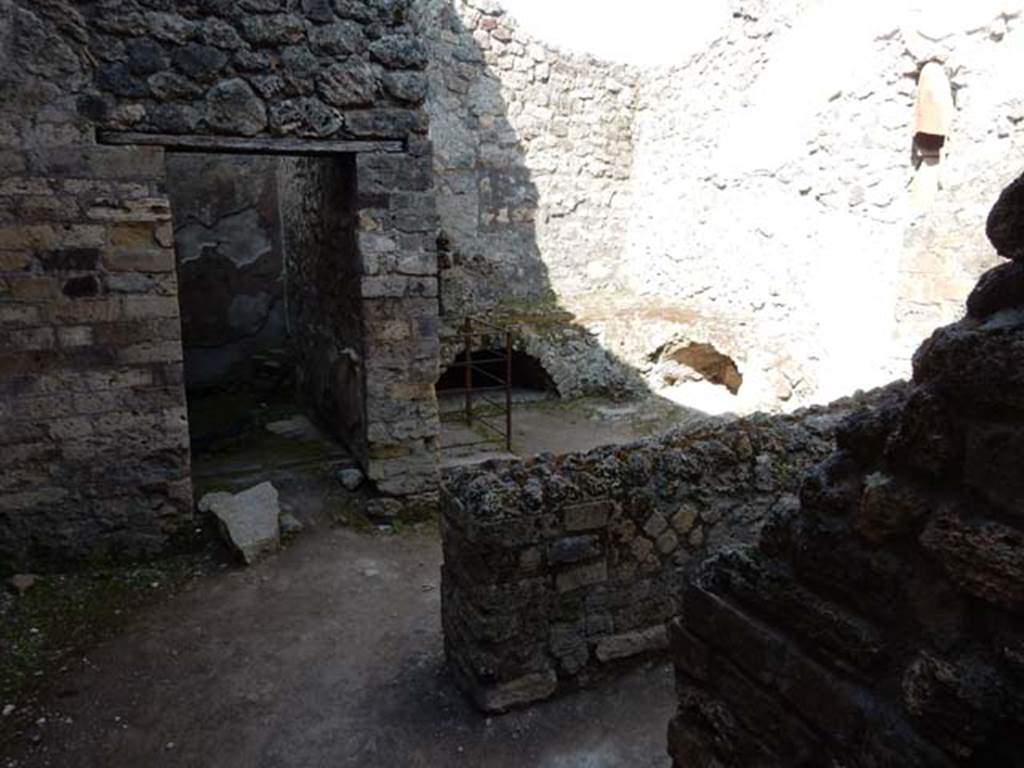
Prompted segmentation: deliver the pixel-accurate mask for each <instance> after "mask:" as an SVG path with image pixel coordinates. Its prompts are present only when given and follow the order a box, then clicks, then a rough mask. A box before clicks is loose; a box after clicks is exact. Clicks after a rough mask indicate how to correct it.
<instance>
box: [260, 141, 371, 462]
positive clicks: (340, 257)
mask: <svg viewBox="0 0 1024 768" xmlns="http://www.w3.org/2000/svg"><path fill="white" fill-rule="evenodd" d="M280 180H281V198H282V218H283V222H284V227H285V242H286V248H287V274H288V279H287V283H288V297H287V305H288V327H289V329H290V332H291V333H290V335H291V345H292V351H293V357H294V360H295V365H296V369H297V370H296V373H297V377H296V378H297V386H298V390H299V396H300V398H301V400H302V401H303V402H304V403H306V404H308V405H309V406H310V407H311V409H312V412H313V413H314V414H316V415H317V416H318V417H319V419H320V421H321V423H323V424H324V426H325V427H327V428H329V429H331V431H332V432H333V433H334V434H335V435H336V436H337V437H338V438H340V439H341V440H343V441H344V442H345V444H346V445H347V446H348V448H349V450H351V451H352V452H353V454H352V455H353V456H355V457H357V458H359V459H361V460H363V461H364V462H365V459H366V422H365V405H364V403H365V399H366V397H365V394H364V392H363V358H364V357H365V354H366V353H365V349H364V346H363V335H364V329H363V323H362V320H363V318H362V311H361V297H360V290H359V287H360V281H359V276H360V272H361V271H362V270H361V265H360V263H359V253H358V250H357V248H356V243H355V220H354V210H355V197H356V188H355V187H356V178H355V164H354V163H353V162H352V160H351V158H326V159H325V158H298V159H291V158H289V159H287V160H284V161H282V163H281V167H280Z"/></svg>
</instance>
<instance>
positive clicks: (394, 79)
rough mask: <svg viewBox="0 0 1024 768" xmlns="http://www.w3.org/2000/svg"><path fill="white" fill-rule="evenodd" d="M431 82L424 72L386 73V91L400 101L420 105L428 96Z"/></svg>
mask: <svg viewBox="0 0 1024 768" xmlns="http://www.w3.org/2000/svg"><path fill="white" fill-rule="evenodd" d="M428 87H429V81H428V80H427V76H426V75H425V74H423V73H422V72H385V73H384V91H385V92H386V93H388V94H389V95H391V96H394V97H395V98H396V99H398V100H399V101H405V102H408V103H410V104H419V103H420V102H422V101H423V100H424V99H425V98H426V96H427V89H428Z"/></svg>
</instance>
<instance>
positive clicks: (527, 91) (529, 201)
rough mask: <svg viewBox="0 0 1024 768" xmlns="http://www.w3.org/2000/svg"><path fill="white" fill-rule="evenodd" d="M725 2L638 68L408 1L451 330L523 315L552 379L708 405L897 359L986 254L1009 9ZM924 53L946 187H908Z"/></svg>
mask: <svg viewBox="0 0 1024 768" xmlns="http://www.w3.org/2000/svg"><path fill="white" fill-rule="evenodd" d="M731 5H732V10H733V13H732V14H731V20H730V21H729V23H728V24H727V25H726V26H725V27H723V28H722V29H721V30H719V32H718V34H717V36H716V37H715V39H714V40H713V42H712V43H711V44H710V45H709V46H708V47H707V49H706V50H704V51H702V52H700V53H698V54H697V55H694V56H691V57H690V58H689V59H688V60H686V61H684V62H682V63H681V64H679V65H678V66H674V67H662V68H650V69H641V68H638V67H635V66H624V65H616V64H613V63H608V62H602V61H596V60H594V59H592V58H589V57H587V56H585V55H579V54H575V53H570V52H566V51H562V50H558V49H556V48H553V47H551V46H549V45H547V44H545V42H544V41H543V40H538V39H536V38H535V37H533V36H531V35H529V34H528V33H526V32H525V31H524V30H523V29H522V28H521V27H520V26H519V25H518V24H517V23H516V21H515V20H514V19H513V18H511V17H510V16H509V15H508V14H506V13H505V11H504V10H503V9H502V8H501V4H500V3H499V2H491V0H454V2H451V3H448V2H442V0H436V1H433V2H424V3H421V4H420V8H422V9H424V10H423V16H424V20H422V21H421V24H422V25H423V26H424V28H425V32H424V34H425V38H426V40H427V41H428V43H429V48H430V52H431V55H430V61H431V63H430V66H429V69H428V72H429V75H430V84H431V92H430V96H429V99H428V110H429V112H430V117H431V127H430V131H431V136H432V138H433V140H434V141H435V143H436V145H437V147H438V151H437V153H436V155H435V174H436V176H437V180H438V200H439V205H440V213H441V220H442V228H443V241H442V245H443V248H444V250H443V251H442V267H443V268H442V271H441V278H442V279H441V285H442V311H443V314H444V317H445V318H447V319H448V323H449V325H451V324H455V323H457V322H458V321H459V320H461V318H462V317H464V316H465V315H466V314H471V313H474V312H492V311H494V312H497V313H498V314H506V315H508V316H511V317H514V318H516V319H519V320H521V321H523V323H524V337H525V341H524V348H525V347H527V346H529V347H531V348H532V349H533V352H532V354H535V355H536V356H537V357H538V358H539V359H540V360H541V362H542V363H543V364H544V365H545V367H546V368H547V369H548V370H549V373H551V374H552V377H553V378H554V379H555V380H556V382H557V383H558V385H559V389H560V391H562V392H563V394H569V395H571V394H577V393H581V392H587V391H594V390H600V389H611V390H615V389H623V388H636V387H637V386H638V385H639V384H640V383H641V380H642V381H644V382H646V383H647V384H648V385H649V386H650V387H652V388H654V389H656V390H660V391H663V392H664V394H666V396H669V397H671V398H673V399H675V400H678V401H680V402H683V403H684V404H687V405H691V406H694V407H697V408H701V409H705V410H708V411H711V412H722V411H741V412H747V411H750V410H753V409H756V408H771V409H778V408H787V409H788V408H792V407H796V406H798V405H804V404H807V403H810V402H827V401H829V400H831V399H834V398H836V397H840V396H842V395H843V394H845V393H847V392H850V391H852V390H853V389H856V388H858V387H859V388H867V387H871V386H877V385H879V384H881V383H883V382H886V381H890V380H892V379H894V378H898V377H904V376H906V375H907V374H908V373H909V361H910V356H911V354H912V352H913V349H914V348H915V347H916V345H917V344H918V343H919V342H920V340H921V339H922V338H924V336H926V335H927V333H928V332H929V331H930V330H931V329H932V328H934V327H935V325H936V324H938V323H941V322H950V321H952V320H954V319H956V317H957V313H958V312H959V311H960V310H959V301H960V299H961V298H962V296H963V295H964V294H965V293H966V292H967V291H969V290H970V287H971V286H972V285H973V284H974V281H975V280H976V279H977V278H978V276H979V275H980V274H981V273H982V272H983V271H984V270H985V269H986V268H987V267H988V266H991V264H992V263H994V262H993V259H994V255H993V254H992V252H991V249H990V248H988V246H987V244H986V243H985V242H984V240H983V239H980V238H978V237H977V235H976V229H975V228H974V227H973V225H972V222H973V221H975V220H976V219H977V217H978V216H979V215H981V214H982V213H983V212H984V209H985V205H986V204H987V203H986V201H987V200H989V199H990V198H991V196H992V195H993V194H995V193H996V192H997V191H998V190H999V189H1000V188H1001V186H1002V185H1003V184H1005V182H1006V181H1007V179H1005V178H1000V177H998V175H997V176H996V177H993V175H992V174H991V172H990V169H991V168H992V165H993V162H995V161H996V160H997V159H998V158H1000V157H1005V156H1007V155H1013V154H1014V153H1017V154H1021V153H1022V152H1024V150H1022V142H1024V130H1022V129H1021V127H1020V124H1021V121H1020V119H1019V118H1020V115H1021V109H1022V105H1021V99H1020V95H1019V94H1018V93H1017V91H1016V90H1015V87H1014V84H1013V82H1012V78H1007V77H1006V76H1005V73H1006V72H1011V71H1016V70H1018V69H1019V68H1020V66H1021V63H1022V60H1021V57H1022V53H1021V51H1024V46H1021V45H1020V37H1021V35H1022V34H1024V33H1022V32H1021V30H1020V24H1019V12H1020V10H1021V9H1020V7H1019V6H1020V3H1019V1H1018V0H1014V2H1011V3H1009V4H1003V6H1001V8H1000V9H999V10H994V9H993V7H992V6H993V4H991V3H982V4H977V7H976V8H973V9H963V10H961V11H957V12H955V13H954V11H956V10H957V9H955V8H952V6H951V7H950V8H946V7H945V6H943V7H942V8H934V7H924V6H925V5H926V4H924V3H916V4H915V3H913V2H911V1H910V0H908V1H907V2H904V3H894V4H892V7H887V8H886V9H885V10H882V9H878V10H876V11H875V10H873V11H871V12H865V11H864V10H863V9H862V8H861V7H860V6H858V5H856V4H853V5H850V6H849V7H847V8H844V9H839V10H837V9H833V8H829V9H824V8H818V6H816V5H815V4H813V3H806V2H802V1H801V0H762V1H761V2H757V3H754V4H751V3H750V2H747V1H746V0H744V2H740V1H739V0H736V2H733V3H731ZM918 6H920V7H922V8H924V10H922V11H921V12H919V13H916V14H915V13H910V12H904V11H906V10H907V9H909V8H911V7H918ZM622 12H623V13H629V11H628V9H623V11H622ZM947 17H948V18H947ZM581 23H583V22H581ZM812 61H813V62H814V65H813V66H808V62H812ZM929 61H938V62H941V64H942V66H943V69H944V71H945V73H946V74H947V75H948V76H949V78H950V81H951V88H952V90H953V93H954V94H955V106H956V111H955V114H954V117H953V122H952V128H951V131H950V135H949V136H948V137H947V138H948V140H947V141H946V145H945V148H944V150H943V154H942V157H941V160H940V161H939V164H938V166H937V173H938V176H939V180H940V182H941V185H942V188H941V190H939V191H938V193H937V194H936V195H934V196H933V197H932V199H930V200H924V201H922V200H921V198H920V197H919V196H918V194H917V184H916V183H915V177H916V176H918V174H919V169H918V167H917V166H918V165H919V163H920V157H919V156H917V155H915V153H914V150H913V146H912V145H913V140H914V128H913V124H914V115H915V99H916V96H917V78H918V74H919V73H920V71H921V69H922V68H923V66H924V65H925V64H926V63H928V62H929ZM925 170H927V171H931V170H933V169H932V168H931V167H930V166H928V167H926V168H925ZM689 344H699V345H709V346H711V347H713V348H714V350H715V352H716V353H717V354H721V355H723V356H725V357H727V358H728V359H729V360H730V361H731V362H732V364H734V365H735V366H736V367H737V369H738V370H739V372H740V373H741V374H742V376H743V384H742V386H741V387H740V389H739V390H738V391H737V392H736V393H735V394H733V393H730V392H729V391H728V390H726V389H725V388H723V387H720V386H715V384H714V382H713V381H711V380H710V379H709V378H708V377H707V376H705V375H704V374H703V372H702V371H700V370H698V369H694V368H693V367H692V366H688V365H686V364H685V363H680V362H679V361H678V360H676V359H674V358H673V355H672V354H671V350H673V349H674V348H678V347H686V346H687V345H689ZM666 351H668V352H669V354H666ZM451 357H452V355H449V354H445V355H443V358H444V359H446V360H447V359H449V358H451Z"/></svg>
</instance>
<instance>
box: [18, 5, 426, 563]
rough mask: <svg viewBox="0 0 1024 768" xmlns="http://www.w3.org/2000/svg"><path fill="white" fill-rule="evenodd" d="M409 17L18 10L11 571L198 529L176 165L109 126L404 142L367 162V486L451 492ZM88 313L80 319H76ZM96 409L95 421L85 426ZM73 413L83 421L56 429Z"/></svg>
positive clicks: (363, 196)
mask: <svg viewBox="0 0 1024 768" xmlns="http://www.w3.org/2000/svg"><path fill="white" fill-rule="evenodd" d="M406 11H407V3H405V2H392V0H367V1H366V2H348V1H347V0H337V1H336V2H334V3H328V2H325V1H324V0H305V1H304V2H302V3H295V2H291V1H290V0H287V1H286V0H241V1H240V2H234V1H232V2H226V1H225V0H184V1H183V2H179V3H173V4H171V3H165V2H162V1H160V0H95V1H93V2H70V1H69V0H38V1H37V0H31V1H30V0H0V103H2V104H3V109H2V111H0V147H2V148H3V149H2V152H3V154H2V157H3V168H4V171H5V176H7V177H8V178H6V179H5V182H4V183H5V184H6V185H7V186H6V187H5V190H6V199H5V206H4V208H3V210H4V216H5V221H4V224H3V233H4V238H3V240H2V243H0V249H2V250H3V253H4V254H5V255H4V259H5V261H4V276H3V283H2V284H0V285H2V290H3V294H2V302H0V310H2V311H3V319H2V331H3V333H2V338H3V339H4V342H3V343H4V344H5V350H4V359H3V365H4V366H5V368H4V370H5V374H7V373H8V372H9V375H4V376H3V377H2V385H3V387H4V388H5V391H9V392H10V395H9V396H7V397H5V398H4V400H3V404H2V406H0V420H2V421H0V435H2V439H3V440H4V441H5V451H4V461H5V462H20V463H21V464H19V471H18V472H17V473H16V472H14V471H4V472H3V473H2V474H0V499H3V501H2V502H0V503H2V504H3V515H4V517H3V521H4V522H3V527H2V528H0V550H2V551H3V552H4V553H5V554H4V557H5V559H7V560H16V561H19V562H20V561H23V560H26V559H28V558H30V557H36V555H37V554H52V555H53V556H54V557H55V558H56V557H61V558H64V557H68V556H78V555H86V554H103V553H108V552H114V551H116V552H117V553H118V554H123V555H130V554H134V553H136V552H139V551H142V550H144V549H145V550H148V549H150V548H154V547H156V546H159V545H160V544H161V543H162V542H163V541H164V539H165V537H166V535H167V534H168V533H169V532H170V531H171V530H173V529H174V528H176V527H178V526H179V525H180V524H181V523H182V522H183V521H185V520H186V519H187V518H188V516H189V510H190V501H189V500H188V496H189V493H188V479H187V478H188V458H187V453H186V451H185V449H184V445H185V438H186V425H185V423H184V419H183V410H182V408H183V402H184V401H183V387H182V384H181V343H180V340H179V339H178V336H177V334H178V324H179V323H178V309H177V300H176V297H175V292H176V286H175V280H174V276H173V271H172V269H173V263H171V264H165V263H164V261H163V259H164V257H165V256H166V257H168V258H169V257H170V253H171V251H170V248H171V246H172V245H173V242H172V239H171V237H170V235H169V232H170V228H171V225H170V222H169V221H168V220H167V208H166V199H165V198H164V194H165V193H164V189H163V180H164V164H163V156H162V153H161V152H159V151H156V150H141V149H108V148H103V147H99V146H97V145H96V140H97V136H96V130H97V128H104V129H116V130H131V131H138V132H149V133H154V132H159V133H164V134H195V135H224V136H231V137H236V138H237V137H263V138H275V137H282V138H284V137H288V138H292V139H326V138H331V139H366V140H369V139H375V140H377V139H383V140H386V139H392V140H396V141H398V142H401V146H402V147H403V151H395V152H388V151H385V150H384V149H383V148H382V149H380V150H379V151H368V152H365V153H360V154H359V155H358V156H357V158H356V160H355V163H356V168H357V174H358V177H359V197H358V200H357V201H356V207H357V214H358V222H359V225H358V245H359V249H360V256H361V260H362V268H363V272H362V275H361V285H360V292H361V295H362V299H363V301H362V311H363V321H364V326H365V328H366V329H367V330H366V346H367V349H368V350H371V351H372V353H371V354H368V355H367V359H366V361H365V379H366V393H367V399H366V411H367V422H368V423H369V424H370V427H369V430H368V439H369V444H370V445H369V451H368V453H369V460H368V461H369V466H368V469H369V474H370V476H371V478H372V479H373V480H374V481H375V482H376V483H377V485H378V487H379V488H380V489H381V490H382V491H383V492H384V493H388V494H394V495H407V494H422V493H425V494H427V496H428V497H429V495H430V494H431V493H436V491H434V488H435V487H436V486H435V484H436V478H437V455H436V435H437V429H438V428H437V418H436V403H435V400H434V395H433V389H432V385H433V382H434V380H435V379H436V378H437V367H438V363H437V360H438V343H437V325H438V323H437V316H438V312H437V293H438V290H437V278H436V273H437V265H436V214H435V210H434V203H433V196H432V193H431V187H432V181H431V175H430V174H431V149H430V145H429V142H428V141H427V140H426V136H425V133H426V114H425V112H424V111H423V110H422V109H421V100H422V87H418V86H422V84H423V82H424V80H425V75H424V74H423V69H424V68H425V66H426V52H425V49H424V47H423V46H422V44H421V43H419V42H418V40H417V39H416V32H415V31H414V30H413V29H412V27H411V26H410V25H409V23H408V19H407V13H406ZM76 201H77V202H76ZM73 203H74V204H73ZM105 212H106V213H105ZM103 216H109V219H103V218H102V217H103ZM69 217H71V218H70V220H69ZM125 219H127V221H125ZM94 220H95V221H96V223H93V221H94ZM122 229H123V230H125V232H124V233H122V232H121V230H122ZM129 232H130V234H128V233H129ZM77 249H87V252H86V253H85V254H84V255H83V254H79V253H78V252H77ZM89 249H95V251H93V250H89ZM118 249H120V250H123V251H125V253H124V254H121V255H120V256H119V258H121V259H122V260H121V261H120V262H119V264H120V266H119V267H117V268H118V269H121V270H127V271H130V272H133V273H139V276H138V277H137V278H134V277H133V276H130V277H132V279H134V280H135V282H134V283H133V284H132V285H131V286H128V285H126V284H125V282H124V281H121V282H120V283H118V285H120V286H121V287H120V288H114V287H112V286H111V280H110V279H109V278H106V277H104V276H103V274H102V273H103V272H104V271H111V272H112V271H113V269H112V268H111V267H110V260H111V259H112V258H114V257H112V256H110V255H109V254H108V251H111V252H112V251H114V250H118ZM66 252H70V253H66ZM51 254H57V255H53V256H51ZM94 256H95V259H94ZM129 256H131V258H134V259H135V261H132V260H131V259H130V258H129ZM47 264H49V265H50V267H49V270H50V271H51V272H53V273H54V274H52V275H48V274H44V273H46V272H47V266H46V265H47ZM165 267H166V269H167V270H168V271H167V274H166V276H163V273H162V272H161V270H163V269H164V268H165ZM150 273H152V274H150ZM12 278H14V279H13V280H12ZM79 278H80V279H79ZM69 281H70V285H68V283H69ZM147 281H148V282H147ZM115 282H116V281H115ZM36 283H38V287H35V284H36ZM14 286H22V287H19V288H17V289H15V288H14ZM24 286H33V287H24ZM15 290H17V294H15ZM122 290H124V291H128V292H130V293H131V294H132V295H131V296H130V297H122V296H121V294H120V292H119V291H122ZM91 293H94V294H95V295H94V296H92V297H90V296H89V294H91ZM68 302H72V303H70V304H69V303H68ZM68 307H75V309H74V310H68ZM69 311H70V312H72V313H81V314H72V316H71V317H70V322H69V321H68V320H65V319H64V317H65V316H66V314H67V313H68V312H69ZM90 312H92V313H93V314H88V313H90ZM161 322H162V324H161ZM110 323H113V324H115V325H114V326H111V327H108V324H110ZM147 323H148V324H150V325H151V326H153V327H150V325H146V324H147ZM65 324H68V325H70V327H71V328H72V329H73V330H67V329H65V327H64V326H65ZM120 324H123V325H120ZM144 326H145V327H146V334H145V336H144V338H140V337H141V336H142V330H141V329H142V328H143V327H144ZM156 326H159V327H160V328H161V330H159V331H158V330H156ZM115 332H116V333H115ZM120 332H123V335H121V336H118V335H117V333H120ZM76 344H77V345H79V346H77V347H76V346H74V345H76ZM140 344H141V345H142V346H139V345H140ZM136 369H138V370H136ZM175 377H176V378H175ZM57 382H60V384H58V383H57ZM67 382H70V383H67ZM150 388H152V391H151V389H150ZM58 389H59V392H58V393H57V395H58V396H57V397H53V398H50V399H49V400H38V401H36V402H35V403H34V404H33V405H32V406H31V408H30V407H29V406H28V405H24V404H22V403H21V400H20V398H21V397H27V396H29V395H40V396H47V395H50V394H52V390H58ZM72 393H73V394H72ZM76 396H77V397H78V402H79V404H75V397H76ZM69 397H70V399H71V402H70V404H69V403H67V402H66V400H67V398H69ZM16 398H17V399H16ZM89 403H92V404H93V405H89ZM89 407H95V408H96V409H97V413H98V414H99V415H97V416H96V417H93V416H91V415H88V416H86V415H85V414H84V412H79V411H77V410H76V409H85V408H89ZM66 417H70V418H78V417H82V420H81V421H77V422H70V423H68V424H67V425H64V426H63V427H55V426H53V425H54V424H57V423H58V422H59V421H60V420H62V419H65V418H66ZM66 430H70V431H66ZM89 435H92V436H93V437H92V438H90V440H91V442H89V443H88V450H84V449H82V444H80V443H78V442H76V441H78V440H79V439H81V438H88V437H89ZM133 447H134V450H132V449H133ZM128 451H131V453H130V455H129V458H130V459H132V461H127V460H124V459H125V454H126V452H128ZM133 467H137V471H136V470H135V469H133ZM44 476H48V477H50V478H51V479H50V481H49V482H48V483H46V482H43V480H44ZM29 488H30V489H31V490H28V491H27V490H26V489H29ZM26 493H28V494H29V495H25V494H26ZM32 493H39V494H41V495H40V496H38V497H37V496H33V495H31V494H32ZM80 520H81V521H84V522H83V523H82V524H79V523H78V521H80ZM136 531H138V532H141V534H142V535H141V536H139V537H136V538H134V539H133V541H135V543H134V544H131V545H130V546H129V545H128V544H124V545H122V544H123V540H125V539H127V538H130V536H129V534H131V535H132V536H134V533H133V532H136ZM113 542H118V543H117V544H116V545H115V544H114V543H113ZM5 564H6V563H5Z"/></svg>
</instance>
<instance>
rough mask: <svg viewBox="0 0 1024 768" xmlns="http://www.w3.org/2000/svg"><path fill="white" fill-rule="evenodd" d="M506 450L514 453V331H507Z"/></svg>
mask: <svg viewBox="0 0 1024 768" xmlns="http://www.w3.org/2000/svg"><path fill="white" fill-rule="evenodd" d="M505 450H506V451H508V452H509V453H512V332H511V331H508V330H506V331H505Z"/></svg>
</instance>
